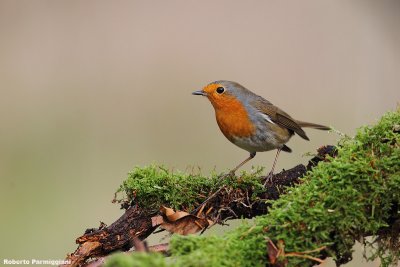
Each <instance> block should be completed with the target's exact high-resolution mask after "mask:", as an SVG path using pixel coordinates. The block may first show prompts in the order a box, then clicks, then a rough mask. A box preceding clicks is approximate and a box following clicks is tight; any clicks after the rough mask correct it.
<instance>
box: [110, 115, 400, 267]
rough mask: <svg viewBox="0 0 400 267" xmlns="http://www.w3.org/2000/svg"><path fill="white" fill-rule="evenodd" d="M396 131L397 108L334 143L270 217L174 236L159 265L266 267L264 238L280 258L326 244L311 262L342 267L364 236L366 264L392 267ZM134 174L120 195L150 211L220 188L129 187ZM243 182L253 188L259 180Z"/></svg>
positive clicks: (171, 181) (299, 262)
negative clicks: (331, 154) (221, 230)
mask: <svg viewBox="0 0 400 267" xmlns="http://www.w3.org/2000/svg"><path fill="white" fill-rule="evenodd" d="M398 125H400V110H397V111H394V112H388V113H386V114H385V115H384V116H383V117H382V118H381V120H380V121H379V122H378V123H377V124H376V125H374V126H365V127H362V128H360V129H358V131H357V134H356V135H355V137H354V138H349V137H345V138H343V139H342V140H340V141H339V143H338V145H337V150H338V151H337V152H338V153H337V156H336V157H335V158H328V159H327V160H326V161H325V162H321V163H319V164H318V166H316V167H315V168H314V169H313V170H312V171H310V172H308V173H307V174H306V175H305V177H304V178H303V180H302V183H301V184H300V185H297V186H294V187H292V188H290V190H289V191H288V193H286V194H284V195H281V197H280V198H279V199H278V200H276V201H271V204H272V206H271V208H270V209H269V212H268V214H266V215H262V216H259V217H257V218H256V219H255V221H254V222H253V223H252V224H249V223H247V222H244V223H243V224H242V225H241V226H240V227H238V228H237V229H234V230H232V231H230V232H228V233H227V234H225V235H223V236H206V237H205V236H195V235H194V236H185V237H184V236H177V235H175V236H173V237H172V239H171V242H170V252H171V256H170V257H168V258H163V259H160V265H158V266H163V265H161V264H164V265H165V266H196V267H198V266H265V265H268V263H269V260H268V252H267V240H271V242H273V243H274V244H278V243H280V244H283V245H284V248H283V247H282V249H284V252H285V253H292V252H305V251H312V250H314V249H316V248H321V247H324V246H326V249H323V250H317V251H315V252H310V253H309V256H310V257H314V258H324V257H327V256H330V257H333V258H334V259H335V260H336V261H337V262H338V263H345V262H347V261H350V260H351V253H352V247H353V245H354V243H355V240H360V241H363V240H364V239H363V237H366V236H372V237H373V238H374V241H375V242H372V243H371V244H369V250H370V253H369V255H368V256H367V257H368V259H375V258H380V260H381V266H390V265H395V264H397V262H398V260H399V257H400V250H399V247H400V246H399V243H400V241H399V236H400V234H399V231H400V230H399V227H397V228H396V227H394V225H398V224H400V208H399V207H400V149H399V148H400V133H399V130H398V128H396V127H399V126H398ZM145 170H146V169H144V170H143V171H144V172H147V171H149V170H147V171H145ZM152 170H153V171H154V168H153V169H152ZM134 173H138V170H136V171H135V170H134V172H133V173H131V174H130V178H131V179H128V180H127V181H126V182H125V183H124V185H123V186H122V187H121V189H120V191H122V190H124V191H125V192H127V195H128V197H129V196H131V197H130V200H132V199H135V201H139V202H142V203H143V204H146V203H147V204H146V205H149V199H150V198H151V199H153V201H154V199H156V201H155V202H156V203H155V204H154V205H155V207H157V205H159V204H160V203H164V202H165V201H169V202H170V203H171V204H172V205H173V206H174V207H175V208H181V207H182V206H192V205H194V199H195V196H196V194H198V193H199V192H201V191H202V190H204V191H209V189H210V188H216V186H217V185H218V182H217V177H218V175H212V176H211V178H210V177H208V178H206V177H202V176H192V175H185V174H182V173H181V174H179V175H178V176H179V177H180V178H179V180H175V178H171V176H170V175H168V174H165V175H160V174H157V173H152V172H150V173H148V174H146V177H147V179H146V183H141V182H138V181H135V177H136V178H137V176H135V174H134ZM166 177H167V178H166ZM249 177H254V176H252V175H249ZM141 179H142V178H139V179H138V180H141ZM249 179H250V181H251V184H252V185H253V186H254V185H256V186H257V181H255V180H254V179H251V178H249ZM153 180H154V181H153ZM188 180H193V181H188ZM228 182H229V181H228ZM231 182H232V181H231ZM236 185H237V184H236ZM193 186H195V187H198V189H196V190H195V188H194V187H193ZM159 187H161V188H163V189H159ZM187 188H189V189H187ZM155 189H157V190H155ZM130 190H132V191H130ZM160 190H161V191H160ZM129 192H132V195H130V194H131V193H129ZM187 192H189V193H187ZM132 196H135V197H134V198H133V197H132ZM392 226H393V227H392ZM365 243H366V242H365ZM366 245H368V244H367V243H366ZM270 253H271V251H270ZM292 255H293V254H292ZM151 257H153V255H152V254H148V255H143V254H137V253H132V254H131V255H122V254H119V255H117V256H115V258H112V262H113V264H117V263H118V262H119V261H122V260H126V258H129V259H133V261H134V262H135V264H136V265H135V266H149V265H146V264H147V263H146V262H147V261H149V260H150V258H151ZM310 257H296V256H293V257H285V254H281V256H280V257H279V260H282V261H284V260H286V261H287V265H288V266H312V265H314V264H315V263H316V262H315V261H313V260H312V259H310ZM110 262H111V260H109V261H108V262H107V266H122V265H118V264H117V265H109V264H110ZM142 263H143V264H142Z"/></svg>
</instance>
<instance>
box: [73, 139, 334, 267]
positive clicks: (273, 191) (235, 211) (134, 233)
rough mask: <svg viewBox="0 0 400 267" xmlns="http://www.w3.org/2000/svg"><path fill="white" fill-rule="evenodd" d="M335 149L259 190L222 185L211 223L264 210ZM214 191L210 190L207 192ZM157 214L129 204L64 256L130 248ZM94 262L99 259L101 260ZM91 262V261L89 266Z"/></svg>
mask: <svg viewBox="0 0 400 267" xmlns="http://www.w3.org/2000/svg"><path fill="white" fill-rule="evenodd" d="M335 151H336V150H335V149H334V147H333V146H325V147H321V148H320V149H319V150H318V155H317V156H315V157H314V158H312V159H311V160H310V161H309V163H308V165H307V166H304V165H302V164H300V165H297V166H295V167H293V168H291V169H289V170H284V171H282V172H280V173H277V174H275V175H274V176H273V178H272V179H271V182H268V183H267V184H266V188H265V190H264V191H262V192H255V191H254V190H253V188H246V189H241V188H232V187H229V186H226V185H224V186H223V187H221V188H219V189H218V191H217V192H216V195H215V196H214V197H213V198H212V199H210V200H209V201H208V202H207V203H206V204H205V205H206V207H207V208H208V209H209V208H210V207H212V211H211V212H210V213H208V214H207V218H210V219H211V220H212V221H213V222H214V223H219V224H223V223H224V222H225V221H226V220H229V219H236V218H242V217H244V218H253V217H255V216H258V215H261V214H266V213H267V211H268V204H266V200H275V199H277V198H279V196H280V195H281V194H282V193H284V192H285V189H286V187H288V186H293V185H294V184H296V183H299V178H300V177H302V176H303V175H304V174H305V173H306V171H307V170H310V169H311V168H312V167H313V166H315V165H317V164H318V162H319V161H322V160H324V159H325V157H326V156H327V155H331V156H334V155H335V153H336V152H335ZM266 178H267V177H266V176H264V177H259V179H260V180H261V181H264V180H265V179H266ZM213 193H214V192H209V193H208V195H211V194H213ZM203 200H204V199H203ZM201 202H202V198H201V197H200V196H199V200H198V203H201ZM203 208H204V207H203ZM157 214H159V213H158V212H154V211H149V210H146V209H144V208H141V207H139V206H138V205H132V206H130V207H129V208H128V209H127V210H126V212H125V213H124V214H123V215H122V216H121V217H120V218H119V219H118V220H116V221H115V222H114V223H112V224H111V225H110V226H106V225H105V224H103V223H101V225H100V227H99V228H98V229H88V230H86V232H85V233H84V235H82V236H80V237H78V238H77V239H76V243H77V244H78V248H77V249H76V250H75V252H73V253H71V254H69V255H68V257H67V260H70V262H71V264H70V266H81V265H84V264H86V263H87V261H88V259H101V258H102V257H104V256H107V255H108V254H110V253H111V252H113V251H116V250H122V251H127V250H129V249H130V248H131V247H133V246H134V240H136V239H140V240H144V239H146V238H147V237H148V236H149V235H150V234H151V233H152V232H153V231H154V230H155V229H156V228H157V227H154V226H153V225H152V217H154V216H156V215H157ZM162 249H165V246H162ZM97 262H98V263H99V262H101V260H99V261H97ZM93 265H94V262H93V263H92V265H91V266H93ZM94 266H97V265H94Z"/></svg>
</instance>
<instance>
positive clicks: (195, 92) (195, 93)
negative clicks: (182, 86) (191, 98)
mask: <svg viewBox="0 0 400 267" xmlns="http://www.w3.org/2000/svg"><path fill="white" fill-rule="evenodd" d="M192 95H202V96H207V93H206V92H204V91H203V90H198V91H194V92H193V93H192Z"/></svg>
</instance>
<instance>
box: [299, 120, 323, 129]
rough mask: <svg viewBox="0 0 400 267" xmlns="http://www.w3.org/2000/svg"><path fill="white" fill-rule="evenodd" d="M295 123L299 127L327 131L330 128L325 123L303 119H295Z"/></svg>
mask: <svg viewBox="0 0 400 267" xmlns="http://www.w3.org/2000/svg"><path fill="white" fill-rule="evenodd" d="M297 124H298V125H299V126H300V127H307V128H314V129H318V130H324V131H328V130H330V129H331V127H328V126H325V125H321V124H316V123H311V122H305V121H297Z"/></svg>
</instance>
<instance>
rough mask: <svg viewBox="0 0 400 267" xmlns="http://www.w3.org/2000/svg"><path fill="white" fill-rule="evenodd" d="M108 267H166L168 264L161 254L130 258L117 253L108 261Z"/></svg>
mask: <svg viewBox="0 0 400 267" xmlns="http://www.w3.org/2000/svg"><path fill="white" fill-rule="evenodd" d="M106 266H108V267H155V266H157V267H166V266H167V263H166V262H165V258H164V256H163V255H161V254H159V253H149V254H146V253H135V257H130V256H128V255H127V254H125V253H117V254H114V255H112V256H110V257H109V258H107V260H106Z"/></svg>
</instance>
